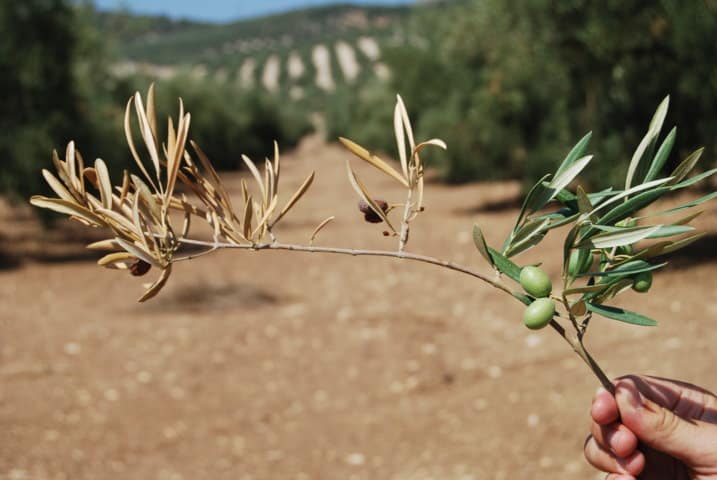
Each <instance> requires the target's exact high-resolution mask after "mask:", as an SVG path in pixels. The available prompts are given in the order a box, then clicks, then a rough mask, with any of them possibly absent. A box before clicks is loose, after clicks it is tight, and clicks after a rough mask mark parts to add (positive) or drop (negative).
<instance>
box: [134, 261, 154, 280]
mask: <svg viewBox="0 0 717 480" xmlns="http://www.w3.org/2000/svg"><path fill="white" fill-rule="evenodd" d="M150 268H152V265H151V264H149V263H147V262H145V261H144V260H140V259H137V261H136V262H134V263H133V264H132V265H130V267H129V273H131V274H132V275H134V276H135V277H141V276H142V275H144V274H146V273H147V272H149V269H150Z"/></svg>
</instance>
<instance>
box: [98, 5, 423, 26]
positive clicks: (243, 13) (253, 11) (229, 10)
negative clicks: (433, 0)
mask: <svg viewBox="0 0 717 480" xmlns="http://www.w3.org/2000/svg"><path fill="white" fill-rule="evenodd" d="M332 3H354V4H361V5H406V4H411V3H415V2H414V0H343V1H341V0H204V1H197V0H95V5H96V6H97V8H99V9H100V10H115V9H119V8H122V9H127V10H129V11H131V12H133V13H143V14H157V15H167V16H170V17H172V18H188V19H191V20H201V21H207V22H229V21H232V20H238V19H242V18H251V17H258V16H262V15H267V14H270V13H277V12H284V11H287V10H294V9H297V8H304V7H315V6H319V5H327V4H332Z"/></svg>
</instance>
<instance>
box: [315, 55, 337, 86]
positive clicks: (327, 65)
mask: <svg viewBox="0 0 717 480" xmlns="http://www.w3.org/2000/svg"><path fill="white" fill-rule="evenodd" d="M311 60H312V61H313V63H314V67H315V68H316V86H317V87H319V88H321V89H322V90H327V91H330V90H333V89H334V88H335V84H334V78H333V77H332V76H331V54H330V53H329V49H328V48H326V45H323V44H318V45H315V46H314V48H313V50H312V51H311Z"/></svg>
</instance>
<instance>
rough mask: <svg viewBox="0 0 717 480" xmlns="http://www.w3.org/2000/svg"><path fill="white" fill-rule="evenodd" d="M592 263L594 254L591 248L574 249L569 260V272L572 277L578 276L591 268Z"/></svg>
mask: <svg viewBox="0 0 717 480" xmlns="http://www.w3.org/2000/svg"><path fill="white" fill-rule="evenodd" d="M592 264H593V256H592V254H591V253H590V250H573V251H572V252H571V253H570V259H569V260H568V273H569V274H570V276H572V277H577V276H578V275H580V274H581V273H585V272H587V271H588V270H590V267H591V266H592Z"/></svg>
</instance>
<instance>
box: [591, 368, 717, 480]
mask: <svg viewBox="0 0 717 480" xmlns="http://www.w3.org/2000/svg"><path fill="white" fill-rule="evenodd" d="M614 385H615V396H614V397H613V396H612V395H611V394H610V393H609V392H607V391H606V390H604V389H600V390H599V391H598V393H597V394H596V395H595V398H594V399H593V403H592V408H591V410H590V415H591V417H592V422H591V426H590V432H591V434H590V435H589V436H588V438H587V440H586V441H585V457H586V458H587V460H588V461H589V462H590V463H591V464H592V465H593V466H594V467H596V468H598V469H600V470H603V471H604V472H607V473H608V476H607V480H635V479H636V478H639V479H641V480H662V479H670V480H673V479H677V480H682V479H685V480H687V479H691V480H705V479H717V397H715V395H713V394H712V393H710V392H708V391H707V390H704V389H702V388H700V387H697V386H695V385H691V384H689V383H684V382H680V381H676V380H668V379H663V378H656V377H647V376H634V375H629V376H626V377H622V378H620V379H618V380H616V381H615V382H614Z"/></svg>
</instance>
